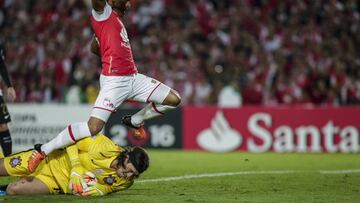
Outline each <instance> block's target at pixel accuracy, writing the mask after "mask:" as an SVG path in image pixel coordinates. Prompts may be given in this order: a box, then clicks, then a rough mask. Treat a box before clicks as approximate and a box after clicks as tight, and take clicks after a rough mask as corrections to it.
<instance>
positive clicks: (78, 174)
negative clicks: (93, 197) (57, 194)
mask: <svg viewBox="0 0 360 203" xmlns="http://www.w3.org/2000/svg"><path fill="white" fill-rule="evenodd" d="M84 172H85V169H84V168H83V167H82V166H81V165H80V164H78V165H75V166H73V167H72V169H71V172H70V181H69V189H70V191H72V193H73V194H75V195H79V194H81V193H82V192H83V190H84V189H85V188H87V186H86V183H85V180H84V178H83V176H82V175H83V174H84Z"/></svg>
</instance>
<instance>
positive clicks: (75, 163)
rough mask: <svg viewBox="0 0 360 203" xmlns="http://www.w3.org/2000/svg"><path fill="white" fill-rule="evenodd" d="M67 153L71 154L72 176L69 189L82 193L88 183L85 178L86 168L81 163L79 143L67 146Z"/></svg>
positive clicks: (74, 192)
mask: <svg viewBox="0 0 360 203" xmlns="http://www.w3.org/2000/svg"><path fill="white" fill-rule="evenodd" d="M66 153H67V154H68V156H69V160H70V166H71V170H70V176H69V184H68V185H69V189H70V190H71V191H72V192H73V194H80V193H82V192H83V189H84V188H86V184H85V181H84V178H83V174H84V172H85V169H84V168H83V166H82V165H81V163H80V158H79V149H78V147H77V145H75V144H74V145H70V146H68V147H66Z"/></svg>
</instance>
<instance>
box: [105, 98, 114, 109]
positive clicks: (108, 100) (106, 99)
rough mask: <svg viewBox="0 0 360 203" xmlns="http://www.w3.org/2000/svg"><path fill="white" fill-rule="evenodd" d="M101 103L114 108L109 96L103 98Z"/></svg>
mask: <svg viewBox="0 0 360 203" xmlns="http://www.w3.org/2000/svg"><path fill="white" fill-rule="evenodd" d="M103 104H104V106H105V107H109V108H111V109H114V108H115V106H114V104H113V103H112V102H111V100H110V99H109V98H105V99H104V102H103Z"/></svg>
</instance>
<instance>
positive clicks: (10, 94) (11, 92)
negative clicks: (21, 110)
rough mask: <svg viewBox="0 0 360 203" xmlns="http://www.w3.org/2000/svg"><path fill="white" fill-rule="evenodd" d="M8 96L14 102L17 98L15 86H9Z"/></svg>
mask: <svg viewBox="0 0 360 203" xmlns="http://www.w3.org/2000/svg"><path fill="white" fill-rule="evenodd" d="M7 98H8V99H9V101H11V102H13V101H15V99H16V92H15V89H14V88H13V87H9V88H7Z"/></svg>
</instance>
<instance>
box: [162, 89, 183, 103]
mask: <svg viewBox="0 0 360 203" xmlns="http://www.w3.org/2000/svg"><path fill="white" fill-rule="evenodd" d="M180 103H181V97H180V95H179V93H178V92H177V91H175V90H171V91H170V93H169V95H168V96H167V97H166V100H165V102H164V104H165V105H169V106H174V107H176V106H179V105H180Z"/></svg>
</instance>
